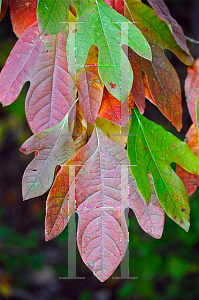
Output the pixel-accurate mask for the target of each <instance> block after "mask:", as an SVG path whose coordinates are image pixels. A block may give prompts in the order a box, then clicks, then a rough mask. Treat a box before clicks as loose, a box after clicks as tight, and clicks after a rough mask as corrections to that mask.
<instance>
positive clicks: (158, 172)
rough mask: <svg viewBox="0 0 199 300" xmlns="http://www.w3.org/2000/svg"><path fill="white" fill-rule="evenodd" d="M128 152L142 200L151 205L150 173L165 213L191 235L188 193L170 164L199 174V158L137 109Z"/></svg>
mask: <svg viewBox="0 0 199 300" xmlns="http://www.w3.org/2000/svg"><path fill="white" fill-rule="evenodd" d="M127 151H128V156H129V159H130V162H131V165H132V166H131V172H132V175H133V177H134V178H135V179H136V182H137V186H138V189H139V191H140V192H141V194H142V195H143V197H144V198H145V199H146V200H147V201H150V197H151V185H150V182H149V178H148V176H147V173H148V172H149V173H151V175H152V178H153V182H154V187H155V192H156V195H157V197H158V199H159V201H160V203H161V205H162V207H163V208H164V210H165V212H166V213H167V215H168V216H169V217H171V218H172V219H173V220H174V221H175V222H176V223H178V224H179V225H180V226H181V227H183V228H184V229H185V230H186V231H188V228H189V210H190V209H189V203H188V197H187V193H186V190H185V187H184V185H183V183H182V181H181V180H180V178H179V177H178V176H177V175H176V173H175V172H174V171H173V170H172V168H171V166H170V164H171V163H172V162H176V163H178V164H180V165H181V166H182V167H183V168H184V169H186V170H187V171H189V172H191V173H194V174H199V159H198V157H197V156H196V155H194V153H193V152H192V151H191V150H190V148H189V147H188V146H187V145H186V143H184V142H181V141H180V140H178V139H177V138H176V137H175V136H173V135H172V134H171V133H169V132H167V131H166V130H164V129H163V128H162V127H161V126H159V125H157V124H155V123H153V122H151V121H149V120H147V119H146V118H145V117H144V116H142V115H141V114H140V113H139V111H138V110H137V109H134V110H132V122H131V127H130V130H129V136H128V141H127Z"/></svg>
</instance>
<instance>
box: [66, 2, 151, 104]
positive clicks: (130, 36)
mask: <svg viewBox="0 0 199 300" xmlns="http://www.w3.org/2000/svg"><path fill="white" fill-rule="evenodd" d="M124 24H125V25H124ZM76 29H77V32H76V33H75V32H72V33H71V34H75V43H76V48H75V53H76V62H73V61H72V62H71V63H69V67H70V71H71V72H72V74H73V73H74V72H75V69H76V70H77V71H78V70H79V69H81V68H82V67H83V66H84V63H85V61H86V57H87V54H88V51H89V48H90V47H91V45H93V44H95V45H97V46H98V48H99V60H98V70H99V75H100V78H101V79H102V81H103V83H104V84H105V86H106V87H107V89H108V90H109V92H110V93H111V94H113V95H114V96H115V97H116V98H117V99H119V100H120V101H121V102H124V100H125V99H126V97H127V96H128V94H129V92H130V89H131V87H132V83H133V72H132V69H131V66H130V64H129V61H128V58H127V57H126V55H125V53H124V52H123V50H121V45H122V44H126V45H129V46H130V47H131V48H132V49H133V50H134V51H135V52H136V53H137V54H138V55H140V56H142V57H144V58H146V59H149V60H150V59H151V50H150V47H149V44H148V43H147V41H146V39H145V38H144V36H143V35H142V33H141V32H140V31H139V29H138V28H137V27H136V26H135V25H134V24H132V23H131V22H130V21H128V20H127V19H126V18H125V17H123V16H122V15H120V14H119V13H117V12H116V11H114V10H113V9H112V8H111V7H110V6H108V5H107V4H106V3H104V2H103V1H102V0H96V1H92V2H91V3H90V4H89V5H88V6H87V7H86V9H85V10H84V12H83V13H82V15H81V17H80V18H79V19H78V23H77V25H76ZM67 51H68V53H69V58H70V55H72V54H70V53H71V51H74V49H70V43H67Z"/></svg>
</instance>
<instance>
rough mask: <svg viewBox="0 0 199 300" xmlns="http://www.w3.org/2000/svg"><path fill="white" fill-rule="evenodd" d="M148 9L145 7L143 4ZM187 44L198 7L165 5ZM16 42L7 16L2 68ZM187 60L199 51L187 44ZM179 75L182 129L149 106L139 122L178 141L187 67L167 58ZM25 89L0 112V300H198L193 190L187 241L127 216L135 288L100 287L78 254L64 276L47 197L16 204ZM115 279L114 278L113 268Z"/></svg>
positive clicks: (2, 26)
mask: <svg viewBox="0 0 199 300" xmlns="http://www.w3.org/2000/svg"><path fill="white" fill-rule="evenodd" d="M144 2H145V3H146V1H144ZM165 3H166V4H167V5H168V7H169V9H170V11H171V14H172V16H173V17H174V18H175V19H176V20H177V21H178V22H179V24H180V25H181V26H182V27H183V30H184V33H185V35H186V36H189V37H191V38H194V39H197V40H199V30H198V18H199V5H198V0H167V1H166V0H165ZM16 41H17V38H16V36H15V34H14V33H13V31H12V26H11V22H10V15H9V11H8V12H7V14H6V16H5V17H4V19H3V20H2V22H1V23H0V68H2V67H3V66H4V64H5V61H6V59H7V57H8V55H9V53H10V51H11V49H12V48H13V46H14V44H15V42H16ZM187 44H188V46H189V48H190V51H191V53H192V55H193V57H194V58H195V59H196V58H197V57H199V45H197V44H193V43H190V42H188V43H187ZM166 55H167V56H168V58H169V59H170V61H171V63H172V64H173V66H174V67H175V69H176V70H177V73H178V74H179V77H180V81H181V86H182V91H183V109H184V113H183V124H184V126H183V129H182V131H181V132H180V133H178V132H177V131H176V130H175V128H174V127H173V126H172V125H171V124H170V123H169V122H168V121H167V120H166V119H165V118H164V117H163V116H162V114H161V113H159V111H158V109H156V107H154V106H153V105H152V104H151V103H149V102H148V101H147V108H146V113H145V115H146V116H147V117H149V118H150V119H152V120H154V121H156V122H157V123H158V124H161V125H162V126H164V127H165V128H166V129H167V130H169V131H171V132H172V133H173V134H175V135H176V136H178V137H179V138H180V139H182V140H183V139H184V136H185V134H186V132H187V130H188V128H189V127H190V125H191V119H190V116H189V114H188V111H187V106H186V102H185V99H184V80H185V77H186V74H187V67H186V66H185V65H183V64H182V63H181V62H180V61H179V60H178V59H177V58H176V57H175V56H174V55H173V54H172V53H171V52H166ZM28 87H29V83H26V84H25V86H24V87H23V90H22V92H21V94H20V96H19V98H18V99H17V101H15V102H14V103H13V104H12V105H10V106H8V107H4V108H3V107H2V106H1V107H0V129H1V131H0V170H1V174H0V195H1V207H0V221H1V228H0V229H1V231H0V238H1V245H0V251H1V253H0V299H2V300H5V299H10V300H18V299H20V300H33V299H37V300H76V299H77V300H117V299H118V300H119V299H126V300H148V299H153V300H156V299H157V300H159V299H161V300H164V299H165V300H168V299H169V300H178V299H179V300H183V299H186V300H187V299H189V300H196V299H199V189H198V190H196V192H195V193H194V194H193V195H192V196H191V197H189V200H190V207H191V227H190V230H189V232H188V233H186V232H185V231H184V230H183V229H182V228H180V227H179V226H177V225H176V224H175V223H174V222H173V221H171V220H170V219H169V218H168V217H166V221H165V228H164V232H163V236H162V238H161V239H160V240H156V239H154V238H152V237H151V236H149V235H147V234H146V233H145V232H144V231H142V229H141V228H140V227H139V225H138V222H137V220H136V219H135V216H134V214H133V212H131V211H130V212H129V233H130V234H129V239H130V241H129V258H130V261H129V272H130V276H132V277H138V279H136V280H133V279H131V280H130V279H129V280H123V279H112V277H111V278H109V279H108V280H107V281H105V282H104V283H101V282H100V281H99V280H98V279H97V278H95V276H94V275H93V273H92V272H91V271H90V270H89V269H88V268H87V267H86V266H85V265H84V263H83V262H82V259H81V257H80V255H79V253H78V250H77V276H79V277H81V276H83V277H85V279H77V280H71V279H70V280H66V279H65V280H60V279H59V277H66V276H67V274H68V230H67V228H66V229H65V230H64V231H63V232H62V233H61V234H60V235H59V236H58V237H57V238H55V239H54V240H52V241H49V242H45V240H44V220H45V201H46V197H47V194H45V195H43V196H41V197H38V198H35V199H32V200H29V201H25V202H23V201H22V195H21V180H22V176H23V172H24V170H25V168H26V166H27V164H28V163H29V162H30V161H31V160H32V158H33V155H32V154H30V155H28V156H26V155H24V154H23V153H21V152H19V150H18V149H19V147H20V146H21V145H22V143H23V142H24V141H25V140H26V139H27V138H28V137H30V136H31V135H32V133H31V131H30V129H29V127H28V125H27V122H26V118H25V112H24V102H25V96H26V92H27V90H28ZM113 276H114V277H118V276H120V268H119V267H118V268H117V270H116V271H115V273H114V274H113Z"/></svg>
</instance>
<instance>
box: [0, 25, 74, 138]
mask: <svg viewBox="0 0 199 300" xmlns="http://www.w3.org/2000/svg"><path fill="white" fill-rule="evenodd" d="M65 47H66V40H65V37H64V35H63V34H62V33H59V34H58V35H55V36H48V37H42V36H40V34H39V29H38V26H37V24H36V23H35V24H33V25H31V26H30V27H29V28H28V29H27V30H26V31H25V32H24V33H23V34H22V36H21V37H20V39H19V40H18V41H17V43H16V44H15V46H14V48H13V50H12V51H11V53H10V56H9V57H8V59H7V61H6V64H5V66H4V68H3V70H2V72H1V74H0V82H1V85H0V101H1V103H2V104H3V105H9V104H11V103H12V102H14V101H15V100H16V98H17V97H18V95H19V93H20V91H21V89H22V87H23V85H24V83H25V82H26V81H30V88H29V91H28V93H27V96H26V102H25V112H26V117H27V120H28V123H29V125H30V128H31V130H32V132H33V133H37V132H39V131H42V130H46V129H48V128H50V127H53V126H55V125H57V124H59V122H60V121H61V120H62V119H63V118H64V117H65V115H66V114H67V112H68V111H69V108H70V107H71V106H72V104H73V102H74V93H73V87H74V82H73V79H72V77H71V76H70V74H69V73H68V63H67V57H66V50H65V49H66V48H65ZM74 115H75V111H74V112H73V113H72V114H71V115H70V118H71V120H72V119H73V118H74ZM71 120H69V124H71Z"/></svg>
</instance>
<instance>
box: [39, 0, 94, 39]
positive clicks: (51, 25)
mask: <svg viewBox="0 0 199 300" xmlns="http://www.w3.org/2000/svg"><path fill="white" fill-rule="evenodd" d="M88 2H89V0H50V1H49V0H39V2H38V8H37V18H38V22H39V30H40V33H41V34H42V35H54V34H56V33H59V32H60V31H62V30H63V29H64V28H65V26H66V23H67V21H68V11H69V7H70V5H71V4H72V5H73V6H74V7H75V8H76V9H77V16H78V17H79V16H80V15H81V12H82V11H83V10H84V9H85V7H86V6H87V4H88Z"/></svg>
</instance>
